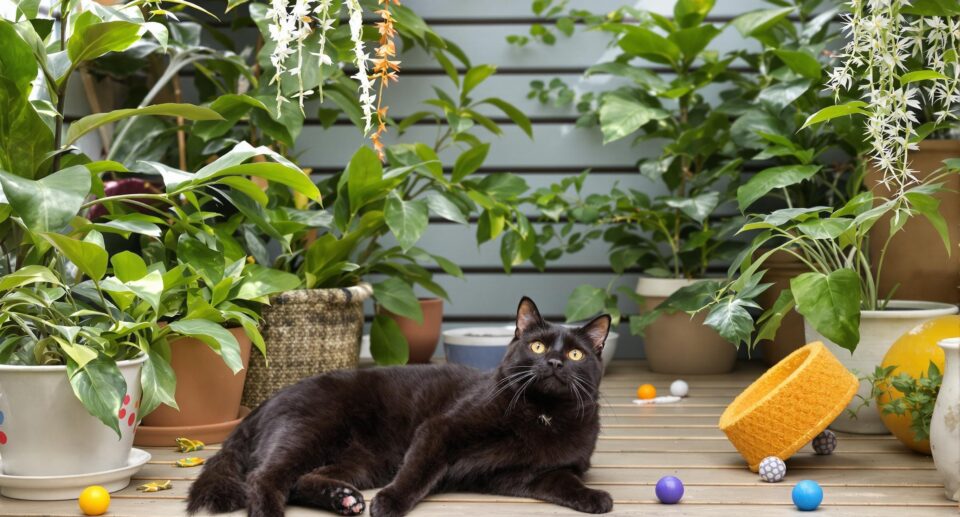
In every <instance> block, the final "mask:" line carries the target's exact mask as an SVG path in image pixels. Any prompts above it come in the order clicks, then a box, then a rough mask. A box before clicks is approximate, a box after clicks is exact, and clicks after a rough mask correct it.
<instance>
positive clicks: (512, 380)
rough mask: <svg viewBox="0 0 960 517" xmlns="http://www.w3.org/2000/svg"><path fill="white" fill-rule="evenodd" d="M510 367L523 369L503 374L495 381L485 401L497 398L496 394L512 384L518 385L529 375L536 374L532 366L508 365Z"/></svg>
mask: <svg viewBox="0 0 960 517" xmlns="http://www.w3.org/2000/svg"><path fill="white" fill-rule="evenodd" d="M510 368H512V369H521V368H522V369H523V370H522V371H519V372H515V373H511V374H510V375H506V376H504V377H503V378H502V379H500V380H499V381H497V383H496V384H495V385H494V390H493V392H492V393H491V394H490V396H489V397H487V399H486V401H487V402H490V401H492V400H493V399H495V398H497V396H498V395H500V394H501V393H503V392H504V391H506V390H508V389H510V388H511V387H512V386H516V385H519V384H520V383H521V382H525V381H526V380H527V379H528V378H529V377H533V376H535V375H536V374H535V373H534V371H533V366H515V367H510Z"/></svg>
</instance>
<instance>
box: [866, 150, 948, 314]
mask: <svg viewBox="0 0 960 517" xmlns="http://www.w3.org/2000/svg"><path fill="white" fill-rule="evenodd" d="M958 156H960V140H925V141H923V142H921V143H920V149H919V150H917V151H913V152H911V153H910V168H912V169H914V170H916V171H917V176H918V177H919V178H921V179H922V178H924V177H927V176H929V175H930V174H931V173H932V172H934V171H936V170H937V169H939V168H941V167H942V166H943V160H946V159H947V158H956V157H958ZM881 178H882V175H881V173H880V172H878V171H877V170H876V169H874V168H873V167H870V169H869V171H868V172H867V176H866V178H865V179H864V181H865V183H866V185H867V187H868V188H871V189H873V191H874V192H875V193H877V194H878V195H884V196H889V195H890V194H891V193H890V191H889V189H887V188H886V187H885V186H884V185H882V184H879V183H878V181H879V180H880V179H881ZM944 187H945V189H946V190H945V191H943V192H940V193H938V194H937V195H936V198H937V199H939V200H940V215H942V216H943V218H944V219H945V220H946V222H947V226H948V227H949V229H950V240H951V242H952V243H953V252H952V255H947V250H946V248H945V247H944V245H943V240H942V239H941V238H940V235H939V234H937V232H936V230H935V229H934V228H933V226H932V225H931V224H930V222H929V221H927V220H926V219H925V218H923V217H914V218H911V219H910V220H908V221H907V223H906V224H905V225H904V227H903V229H902V230H900V232H898V233H897V234H896V235H894V237H893V240H892V241H891V242H890V247H889V248H887V254H886V257H885V258H884V261H883V269H882V271H881V272H880V274H881V277H880V279H879V282H878V283H879V286H878V289H879V292H880V297H886V296H887V295H888V294H889V293H890V290H891V289H893V288H894V286H897V289H896V291H895V292H894V293H893V297H894V298H898V299H906V300H926V301H931V302H945V303H953V304H957V303H960V259H958V258H957V248H956V244H957V241H958V240H960V175H956V174H953V175H950V176H948V177H947V178H946V184H945V185H944ZM889 219H890V218H889V217H885V218H884V219H881V220H880V221H878V222H877V224H875V225H874V226H873V230H871V232H870V256H871V257H872V258H873V260H874V268H873V269H874V272H876V270H877V267H876V266H877V264H876V262H877V259H878V258H879V257H880V250H881V248H882V247H883V244H884V242H886V240H887V237H888V236H889V235H890V232H889V230H890V225H889ZM898 284H899V286H898Z"/></svg>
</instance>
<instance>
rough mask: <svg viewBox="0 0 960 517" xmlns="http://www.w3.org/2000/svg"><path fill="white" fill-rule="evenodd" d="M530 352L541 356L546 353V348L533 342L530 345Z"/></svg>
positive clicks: (537, 342)
mask: <svg viewBox="0 0 960 517" xmlns="http://www.w3.org/2000/svg"><path fill="white" fill-rule="evenodd" d="M530 350H533V353H535V354H542V353H544V352H546V351H547V346H546V345H544V344H543V343H541V342H539V341H534V342H533V343H530Z"/></svg>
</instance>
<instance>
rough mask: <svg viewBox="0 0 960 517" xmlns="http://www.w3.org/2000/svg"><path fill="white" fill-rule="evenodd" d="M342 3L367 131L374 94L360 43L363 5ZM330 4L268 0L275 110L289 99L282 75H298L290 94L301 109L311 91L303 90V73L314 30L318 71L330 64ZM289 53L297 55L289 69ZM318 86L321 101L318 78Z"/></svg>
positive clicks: (356, 1) (351, 1) (351, 0)
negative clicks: (348, 21) (305, 54)
mask: <svg viewBox="0 0 960 517" xmlns="http://www.w3.org/2000/svg"><path fill="white" fill-rule="evenodd" d="M291 1H292V5H291ZM345 3H346V6H347V12H348V13H349V20H350V38H351V39H352V41H353V49H354V55H355V57H356V65H357V73H356V75H354V76H353V78H354V79H356V80H357V82H358V83H359V85H360V97H359V98H360V106H361V107H362V108H363V120H364V122H365V126H366V127H365V129H364V131H365V132H369V131H370V128H371V126H372V124H373V115H374V113H375V111H376V106H375V100H376V96H375V95H374V94H373V84H372V82H371V81H370V77H369V75H368V74H367V61H369V59H370V57H369V56H368V55H367V53H366V51H365V50H364V46H363V8H362V7H361V6H360V2H359V0H347V1H346V2H345ZM331 4H332V2H331V0H271V2H270V9H269V10H268V11H267V16H268V17H269V19H270V25H269V35H270V40H271V41H273V43H274V48H273V52H272V53H271V55H270V63H271V64H272V65H273V68H274V71H275V72H274V75H273V77H272V78H271V80H270V82H271V83H276V84H277V109H278V110H279V109H280V105H281V104H282V103H284V102H287V100H288V99H287V98H286V96H285V94H284V92H283V87H282V83H283V78H284V76H285V75H289V76H293V77H296V78H297V81H298V86H299V88H298V89H297V92H296V93H293V94H292V96H293V97H295V98H297V100H298V102H299V105H300V110H301V112H302V111H303V104H304V98H306V97H308V96H310V95H312V94H313V93H314V92H313V90H309V89H308V90H304V87H303V86H304V85H303V74H302V72H303V67H304V59H303V57H304V46H305V43H306V40H307V38H308V37H309V36H311V35H312V34H313V32H314V31H315V30H316V31H317V34H318V42H317V43H318V46H319V51H318V52H315V53H313V56H314V57H316V58H317V61H316V65H317V68H318V70H319V69H321V68H322V67H323V65H332V64H333V61H332V60H331V59H330V56H328V55H327V54H326V43H327V31H329V30H330V29H331V28H332V26H333V23H334V19H335V17H336V15H337V14H338V13H335V12H331V11H332V9H331ZM312 22H316V26H315V27H313V26H311V23H312ZM292 56H296V66H295V67H293V68H288V63H289V62H290V58H291V57H292ZM307 66H309V64H307ZM317 89H318V92H319V93H320V95H321V100H322V95H323V82H322V81H320V84H319V85H318V88H317Z"/></svg>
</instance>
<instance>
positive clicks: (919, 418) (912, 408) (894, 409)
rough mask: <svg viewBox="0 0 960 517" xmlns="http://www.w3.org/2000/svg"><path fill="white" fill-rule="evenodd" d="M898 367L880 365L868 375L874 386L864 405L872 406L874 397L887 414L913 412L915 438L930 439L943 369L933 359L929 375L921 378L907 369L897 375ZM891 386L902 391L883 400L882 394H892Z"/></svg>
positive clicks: (911, 424) (912, 424)
mask: <svg viewBox="0 0 960 517" xmlns="http://www.w3.org/2000/svg"><path fill="white" fill-rule="evenodd" d="M896 369H897V366H896V365H892V366H887V367H886V368H883V367H880V366H878V367H877V368H876V370H875V371H874V372H873V374H872V375H869V376H867V377H866V378H865V379H864V380H866V381H867V382H869V383H870V385H871V387H872V388H871V394H870V399H868V400H864V401H863V404H862V405H861V407H864V406H869V404H870V400H875V401H877V404H878V405H879V406H880V410H881V411H882V412H883V414H885V415H898V416H903V415H907V414H909V415H910V429H912V430H913V436H914V438H915V439H916V440H918V441H922V440H929V439H930V422H931V420H932V419H933V408H934V405H935V404H936V402H937V394H939V393H940V386H941V385H942V384H943V376H942V375H941V373H940V369H939V368H937V365H936V364H934V362H933V361H930V366H929V367H928V368H927V373H926V375H923V374H921V375H920V378H919V379H918V378H915V377H913V376H912V375H910V374H907V373H901V374H900V375H897V376H894V375H893V371H894V370H896ZM891 390H896V391H898V392H900V394H901V396H899V397H890V400H889V402H886V403H884V404H880V397H881V396H884V395H888V394H890V393H891ZM858 409H859V408H858Z"/></svg>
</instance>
